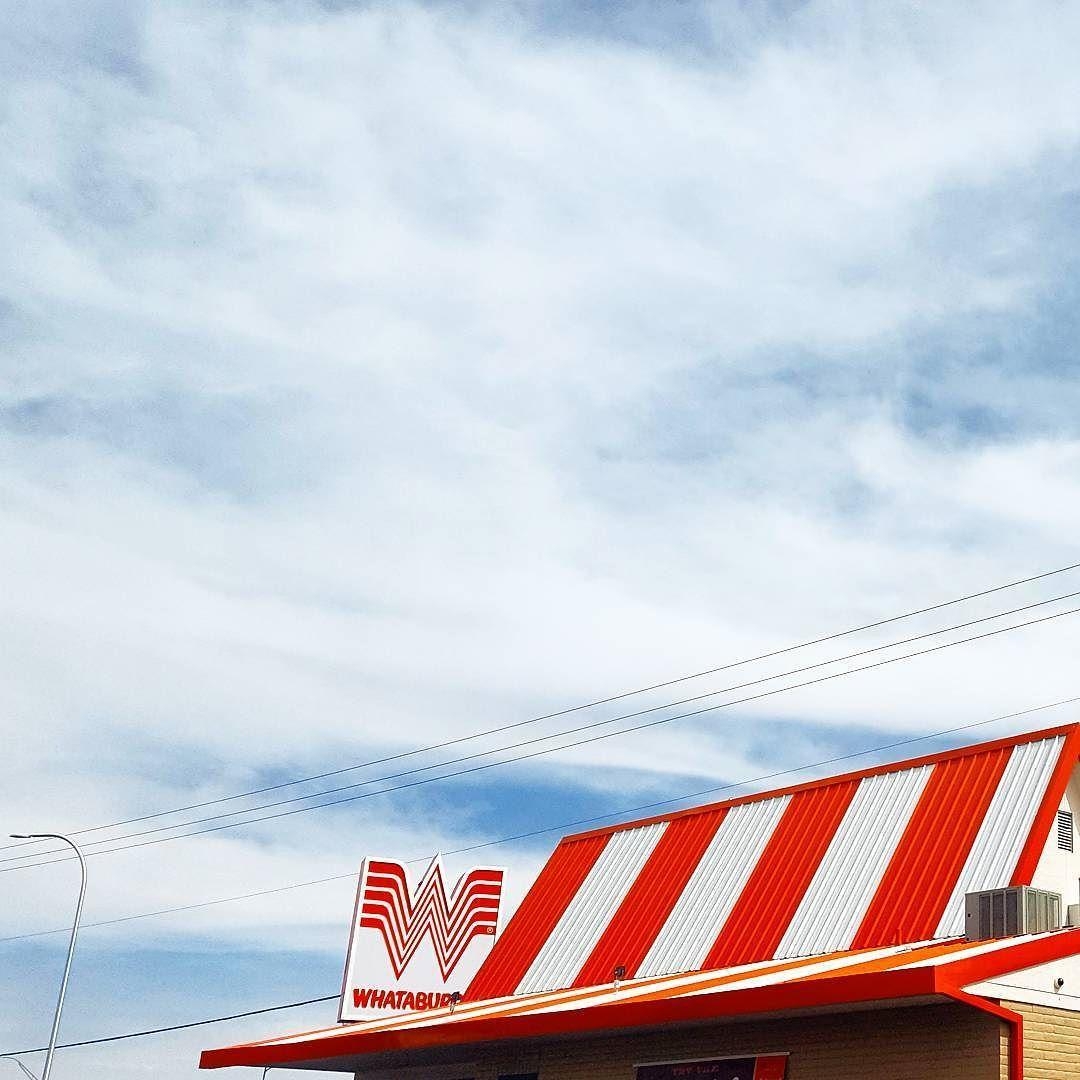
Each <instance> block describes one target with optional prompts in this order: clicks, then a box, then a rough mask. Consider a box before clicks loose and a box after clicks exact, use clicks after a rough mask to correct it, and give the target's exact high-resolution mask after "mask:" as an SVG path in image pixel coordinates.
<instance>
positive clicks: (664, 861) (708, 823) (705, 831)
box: [574, 807, 727, 986]
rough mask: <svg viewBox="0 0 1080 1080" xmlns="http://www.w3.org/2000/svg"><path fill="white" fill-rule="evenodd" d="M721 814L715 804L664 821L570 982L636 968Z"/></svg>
mask: <svg viewBox="0 0 1080 1080" xmlns="http://www.w3.org/2000/svg"><path fill="white" fill-rule="evenodd" d="M726 813H727V809H726V808H725V807H720V808H718V809H713V810H707V811H705V812H704V813H701V814H691V815H690V816H689V817H681V818H676V819H675V820H674V821H671V822H668V827H667V831H666V832H665V833H664V835H663V837H662V838H661V840H660V843H659V844H657V845H656V847H655V848H654V849H653V853H652V854H651V855H650V856H649V861H648V862H647V863H646V864H645V867H644V869H643V870H642V871H641V873H640V874H638V876H637V880H636V881H635V882H634V884H633V886H632V887H631V889H630V891H629V892H628V893H627V894H626V897H625V898H624V899H623V902H622V903H621V904H620V905H619V910H618V911H617V912H616V913H615V915H614V917H613V918H612V920H611V922H610V923H608V927H607V929H606V930H605V931H604V934H603V936H602V937H601V938H600V940H599V941H598V942H597V944H596V948H594V949H593V951H592V954H591V955H590V956H589V959H588V961H587V962H586V964H585V966H584V967H583V968H582V969H581V970H580V971H579V972H578V974H577V978H576V979H574V986H595V985H597V984H599V983H603V982H608V981H610V980H611V978H612V972H613V971H614V970H615V968H616V967H617V966H622V967H623V968H625V969H626V971H627V973H628V974H632V973H633V972H635V971H637V969H638V968H639V967H640V966H641V962H642V960H644V959H645V954H646V953H647V952H648V950H649V946H650V945H652V943H653V941H654V939H655V938H656V935H657V934H658V933H659V932H660V928H661V927H662V926H663V925H664V923H665V922H666V921H667V919H668V917H669V916H670V915H671V911H672V909H673V908H674V907H675V903H676V901H677V900H678V899H679V897H680V896H681V895H682V893H683V891H684V890H685V889H686V885H687V882H688V881H689V880H690V875H691V874H692V873H693V872H694V868H695V867H696V866H697V865H698V863H699V862H701V857H702V855H704V854H705V849H706V848H707V847H708V846H709V844H710V843H711V842H712V839H713V837H714V836H715V835H716V830H717V829H718V828H719V827H720V822H721V821H723V820H724V815H725V814H726Z"/></svg>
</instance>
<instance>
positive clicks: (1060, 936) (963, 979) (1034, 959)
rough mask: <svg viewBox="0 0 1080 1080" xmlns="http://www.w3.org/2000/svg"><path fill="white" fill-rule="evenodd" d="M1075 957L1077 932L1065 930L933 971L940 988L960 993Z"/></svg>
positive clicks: (1078, 948)
mask: <svg viewBox="0 0 1080 1080" xmlns="http://www.w3.org/2000/svg"><path fill="white" fill-rule="evenodd" d="M1077 954H1080V929H1075V930H1064V931H1061V932H1059V933H1056V934H1040V935H1039V936H1038V937H1034V938H1031V939H1030V940H1029V941H1020V942H1017V944H1015V945H1011V946H1007V947H1006V948H1003V949H993V950H991V951H990V952H985V953H980V954H979V955H977V956H969V957H963V956H960V957H957V959H955V960H951V961H949V962H948V963H945V964H938V965H937V966H936V968H935V970H936V971H937V972H938V973H939V984H947V985H948V986H951V987H954V988H957V989H959V988H961V987H964V986H970V985H971V984H972V983H978V982H985V981H986V980H987V979H992V978H994V977H995V976H997V975H1004V974H1006V973H1007V972H1010V971H1022V970H1023V969H1024V968H1029V967H1035V966H1036V965H1038V964H1048V963H1050V961H1051V960H1060V959H1061V958H1062V957H1065V956H1076V955H1077Z"/></svg>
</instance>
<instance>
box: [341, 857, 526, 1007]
mask: <svg viewBox="0 0 1080 1080" xmlns="http://www.w3.org/2000/svg"><path fill="white" fill-rule="evenodd" d="M504 873H505V871H504V870H503V869H502V868H501V867H495V866H477V867H474V868H473V869H472V870H469V871H467V872H466V873H464V874H462V875H461V877H460V878H459V879H458V882H457V884H456V885H455V886H454V889H453V891H452V892H451V893H450V894H449V895H448V894H447V890H446V885H445V880H444V878H443V871H442V863H441V861H440V859H439V857H438V856H436V857H435V858H434V859H432V861H431V864H430V865H429V866H428V868H427V870H426V871H425V872H424V876H423V877H422V878H421V879H420V882H419V884H418V885H417V886H416V888H415V889H413V888H411V887H410V884H409V872H408V870H407V869H406V868H405V864H404V863H400V862H397V861H396V860H394V859H376V858H367V859H365V860H364V862H363V865H362V866H361V869H360V881H359V884H358V886H357V890H356V906H355V908H354V909H353V921H352V931H351V933H350V936H349V953H348V957H347V959H346V961H345V977H344V980H343V982H342V987H341V1006H340V1008H339V1010H338V1019H339V1020H370V1019H373V1018H374V1017H376V1016H388V1015H392V1014H393V1013H401V1012H413V1011H421V1010H424V1009H437V1008H440V1007H442V1006H445V1005H449V1004H450V1003H451V1001H452V998H453V995H454V994H455V993H458V994H461V993H464V992H465V989H466V987H467V986H468V985H469V983H470V982H471V981H472V978H473V976H474V975H475V974H476V972H477V971H478V970H479V968H480V965H481V964H482V963H483V961H484V960H485V959H486V957H487V955H488V953H490V952H491V947H492V945H493V944H494V942H495V935H496V933H497V931H498V927H499V910H500V907H501V901H502V887H503V875H504Z"/></svg>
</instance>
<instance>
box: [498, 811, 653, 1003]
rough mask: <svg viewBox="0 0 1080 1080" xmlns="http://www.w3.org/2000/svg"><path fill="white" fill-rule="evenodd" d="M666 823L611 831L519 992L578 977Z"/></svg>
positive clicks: (552, 986) (562, 983) (555, 986)
mask: <svg viewBox="0 0 1080 1080" xmlns="http://www.w3.org/2000/svg"><path fill="white" fill-rule="evenodd" d="M667 827H668V823H667V822H658V823H657V824H655V825H644V826H642V828H640V829H628V830H626V831H625V832H619V833H615V835H614V836H612V838H611V840H610V842H609V843H608V845H607V847H605V848H604V850H603V852H602V853H601V855H600V857H599V858H598V859H597V860H596V862H595V863H594V864H593V867H592V869H591V870H590V871H589V875H588V877H586V878H585V880H584V881H583V882H582V884H581V887H580V888H579V889H578V891H577V894H576V895H575V896H574V898H573V900H571V901H570V903H569V904H568V905H567V907H566V910H565V911H564V912H563V914H562V918H561V919H559V921H558V923H557V924H556V925H555V927H554V929H553V930H552V931H551V933H550V934H549V935H548V938H547V940H546V941H545V942H544V944H543V946H542V948H541V949H540V951H539V952H538V953H537V954H536V959H535V960H533V962H532V964H531V965H530V966H529V969H528V971H526V972H525V974H524V976H523V977H522V979H521V982H520V983H519V984H518V986H517V989H516V991H515V992H516V993H518V994H535V993H539V992H540V991H543V990H555V989H558V988H560V987H564V986H569V985H570V984H571V983H572V982H573V981H574V976H576V975H577V973H578V972H579V971H580V970H581V968H582V965H583V964H584V963H585V961H586V960H587V959H588V957H589V954H590V953H591V952H592V951H593V949H594V948H595V947H596V943H597V942H598V941H599V940H600V936H601V934H603V932H604V929H605V928H606V927H607V925H608V923H609V922H610V921H611V919H612V917H613V916H614V915H615V912H616V911H617V910H618V909H619V905H620V904H621V903H622V901H623V898H624V897H625V896H626V894H627V892H629V890H630V887H631V886H632V885H633V884H634V881H635V880H636V879H637V876H638V874H639V873H641V869H642V867H643V866H644V865H645V863H646V862H647V860H648V858H649V856H650V855H651V854H652V852H653V849H654V848H655V847H656V845H657V844H658V843H659V842H660V838H661V837H662V836H663V835H664V830H665V829H667Z"/></svg>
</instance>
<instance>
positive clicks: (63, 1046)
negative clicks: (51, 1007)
mask: <svg viewBox="0 0 1080 1080" xmlns="http://www.w3.org/2000/svg"><path fill="white" fill-rule="evenodd" d="M340 997H341V995H340V994H330V995H328V996H327V997H317V998H308V1000H307V1001H290V1002H289V1003H288V1004H286V1005H268V1006H267V1007H266V1008H265V1009H249V1010H248V1011H247V1012H240V1013H231V1014H230V1015H229V1016H213V1017H211V1018H209V1019H208V1020H192V1021H190V1022H188V1023H186V1024H170V1025H169V1026H168V1027H159V1028H146V1029H145V1030H144V1031H128V1032H126V1033H125V1034H123V1035H105V1036H104V1037H102V1038H100V1039H82V1040H81V1041H80V1042H69V1043H60V1044H59V1045H58V1046H57V1049H58V1050H71V1049H74V1048H75V1047H77V1046H99V1045H100V1044H101V1043H111V1042H122V1041H123V1040H125V1039H141V1038H143V1037H144V1036H146V1035H164V1034H165V1033H166V1032H169V1031H184V1030H185V1029H187V1028H196V1027H205V1026H206V1025H207V1024H224V1023H225V1022H226V1021H228V1020H242V1019H244V1017H247V1016H262V1015H263V1014H264V1013H272V1012H281V1011H282V1010H284V1009H299V1008H301V1007H303V1006H304V1005H318V1004H321V1003H322V1002H324V1001H337V1000H338V999H339V998H340ZM47 1049H48V1047H45V1046H35V1047H34V1048H33V1049H32V1050H5V1051H4V1052H3V1053H2V1054H0V1057H21V1056H22V1055H23V1054H38V1053H41V1051H43V1050H47Z"/></svg>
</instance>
